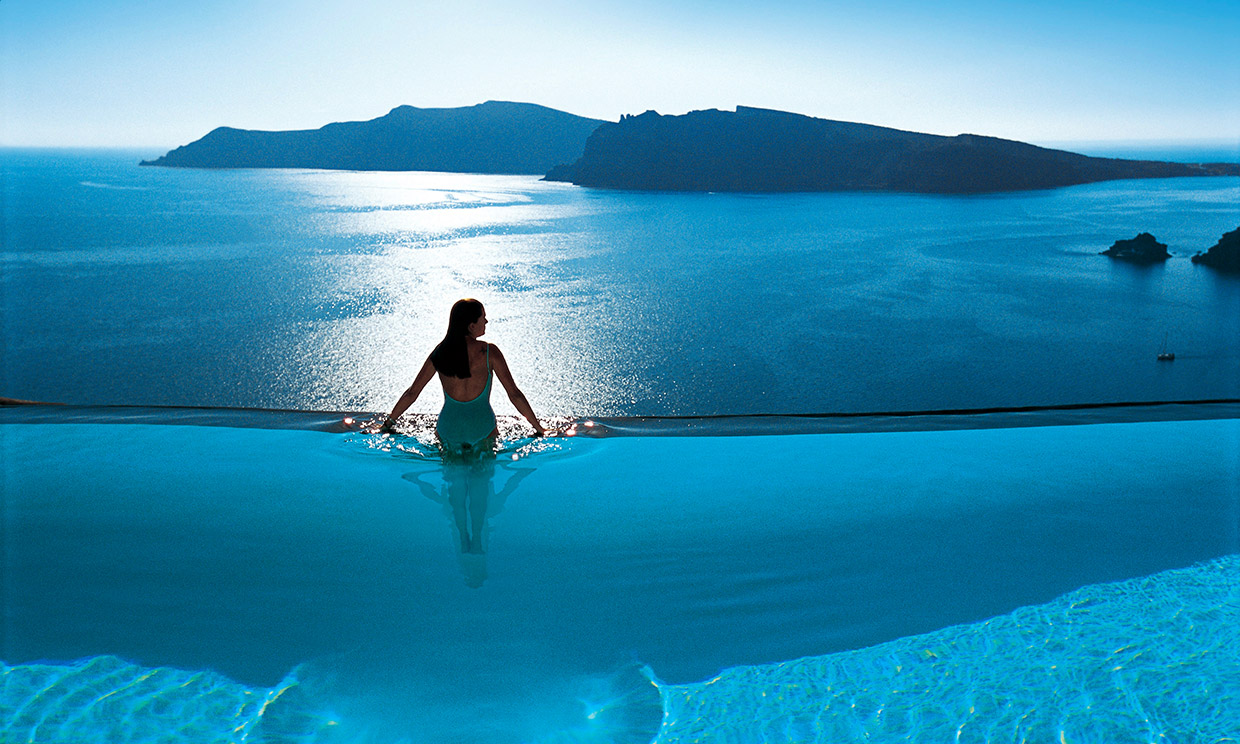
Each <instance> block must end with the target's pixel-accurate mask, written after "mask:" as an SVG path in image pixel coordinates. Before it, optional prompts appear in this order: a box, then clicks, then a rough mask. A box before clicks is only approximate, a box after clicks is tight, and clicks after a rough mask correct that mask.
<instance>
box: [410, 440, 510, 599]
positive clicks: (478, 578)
mask: <svg viewBox="0 0 1240 744" xmlns="http://www.w3.org/2000/svg"><path fill="white" fill-rule="evenodd" d="M501 469H502V470H505V471H508V473H509V475H508V477H507V479H506V480H505V481H504V483H503V487H502V488H501V489H500V490H499V491H498V492H497V491H496V490H495V487H496V476H497V474H498V473H497V471H498V470H501ZM441 472H442V474H443V485H442V486H441V487H438V488H437V487H436V485H435V484H434V483H433V482H430V481H429V480H428V479H427V476H428V475H429V474H427V473H425V472H417V473H406V474H405V476H404V478H405V480H408V481H410V482H411V483H413V484H414V485H416V486H417V487H418V489H419V490H421V491H422V495H423V496H426V497H427V498H428V499H430V500H431V501H434V502H435V503H437V504H440V505H442V506H443V507H444V508H445V511H446V512H447V513H448V514H449V515H450V516H451V519H452V525H453V529H454V530H455V532H456V535H455V537H456V538H457V540H458V542H459V545H460V553H459V555H460V559H461V570H462V572H463V573H464V574H465V583H466V584H467V585H468V586H471V587H474V588H477V587H480V586H482V583H483V582H484V581H486V578H487V570H486V558H485V556H484V554H485V553H486V548H487V546H488V545H489V544H490V534H489V532H490V524H489V522H490V520H491V519H492V518H494V517H495V515H496V514H499V513H500V511H502V510H503V508H504V503H505V502H506V501H507V500H508V497H509V496H511V495H512V493H513V492H514V491H516V489H517V486H518V485H520V483H521V481H522V480H524V479H525V477H526V476H528V475H529V474H530V473H532V472H534V469H533V468H527V467H518V466H516V465H511V464H508V463H502V464H501V463H500V462H499V461H498V459H497V458H496V456H495V454H494V453H493V452H483V453H479V455H477V456H475V457H471V458H464V457H452V456H445V457H444V461H443V470H442V471H441Z"/></svg>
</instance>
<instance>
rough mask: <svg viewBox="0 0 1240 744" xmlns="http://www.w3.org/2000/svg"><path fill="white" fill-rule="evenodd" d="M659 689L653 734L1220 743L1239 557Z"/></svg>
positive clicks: (1234, 717)
mask: <svg viewBox="0 0 1240 744" xmlns="http://www.w3.org/2000/svg"><path fill="white" fill-rule="evenodd" d="M661 691H662V694H663V702H664V706H665V708H666V720H665V721H664V725H663V729H662V732H661V734H660V736H659V741H660V742H663V743H664V744H672V743H673V742H695V741H738V742H741V741H807V742H808V741H813V742H846V741H865V742H888V741H890V742H896V741H925V742H943V741H964V742H995V741H1004V742H1006V741H1012V742H1023V741H1029V742H1063V741H1067V742H1078V741H1086V742H1153V741H1174V742H1217V741H1229V740H1231V739H1232V738H1234V737H1235V736H1236V734H1237V733H1238V732H1240V555H1232V556H1227V557H1224V558H1220V559H1217V560H1215V561H1210V562H1208V563H1205V564H1201V565H1198V566H1194V567H1192V568H1187V569H1182V570H1175V571H1167V572H1164V573H1161V574H1156V575H1154V576H1150V577H1146V578H1141V579H1133V580H1130V581H1125V582H1119V583H1115V584H1098V585H1094V586H1087V587H1083V588H1082V589H1079V590H1077V591H1075V592H1071V593H1069V594H1066V595H1064V596H1063V597H1060V598H1059V599H1056V600H1055V601H1054V602H1051V603H1049V604H1045V605H1039V606H1036V607H1024V608H1021V609H1019V610H1017V611H1015V612H1013V613H1011V614H1009V615H1004V616H1002V617H997V618H994V619H992V620H988V621H986V622H982V623H976V624H972V625H960V626H955V627H951V628H945V629H943V630H941V631H937V632H934V633H927V634H925V635H919V636H913V637H910V638H901V639H899V640H896V641H891V642H889V643H884V644H880V645H878V646H873V647H871V648H866V649H860V650H857V651H847V652H843V653H838V654H830V655H826V656H815V657H808V658H804V659H798V660H796V661H790V662H783V663H779V664H770V665H762V666H748V667H738V668H733V669H728V670H726V671H725V672H723V673H722V674H720V675H719V676H718V677H715V678H714V679H711V680H709V681H707V682H702V683H697V684H689V685H665V686H663V687H662V690H661Z"/></svg>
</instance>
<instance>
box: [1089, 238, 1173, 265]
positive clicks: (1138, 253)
mask: <svg viewBox="0 0 1240 744" xmlns="http://www.w3.org/2000/svg"><path fill="white" fill-rule="evenodd" d="M1102 255H1104V256H1110V257H1111V258H1118V259H1121V260H1123V261H1132V262H1133V263H1142V264H1151V263H1158V262H1159V261H1166V260H1167V259H1168V258H1171V254H1170V253H1168V252H1167V246H1166V244H1165V243H1159V242H1158V241H1157V240H1155V239H1154V236H1153V235H1150V234H1149V233H1147V232H1143V233H1140V234H1138V235H1137V237H1135V238H1131V239H1129V240H1117V241H1115V243H1114V245H1112V246H1111V247H1110V248H1108V249H1106V250H1105V251H1103V252H1102Z"/></svg>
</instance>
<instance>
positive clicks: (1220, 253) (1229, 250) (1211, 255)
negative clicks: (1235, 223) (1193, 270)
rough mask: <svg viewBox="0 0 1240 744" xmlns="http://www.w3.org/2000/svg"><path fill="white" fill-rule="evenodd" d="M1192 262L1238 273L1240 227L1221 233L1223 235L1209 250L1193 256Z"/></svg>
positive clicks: (1239, 264)
mask: <svg viewBox="0 0 1240 744" xmlns="http://www.w3.org/2000/svg"><path fill="white" fill-rule="evenodd" d="M1193 263H1199V264H1204V265H1206V266H1209V267H1211V268H1215V269H1218V270H1219V271H1227V272H1232V273H1237V274H1240V227H1237V228H1236V229H1235V230H1232V231H1231V232H1229V233H1223V237H1221V238H1219V239H1218V242H1217V243H1215V244H1214V245H1213V246H1212V247H1211V248H1210V249H1209V250H1207V251H1206V252H1205V253H1198V254H1197V255H1195V256H1193Z"/></svg>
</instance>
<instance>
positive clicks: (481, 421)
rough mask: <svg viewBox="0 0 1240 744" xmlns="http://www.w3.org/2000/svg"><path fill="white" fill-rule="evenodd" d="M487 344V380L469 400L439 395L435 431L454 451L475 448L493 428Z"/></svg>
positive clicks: (445, 445)
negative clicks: (440, 407)
mask: <svg viewBox="0 0 1240 744" xmlns="http://www.w3.org/2000/svg"><path fill="white" fill-rule="evenodd" d="M491 379H492V374H491V345H490V344H487V384H486V387H484V388H482V392H481V393H478V397H476V398H474V399H473V400H464V401H462V400H456V399H455V398H452V397H450V396H449V395H448V394H447V393H444V396H443V410H441V411H440V412H439V422H438V423H437V424H435V433H437V434H438V435H439V441H440V442H442V443H443V446H444V448H445V449H447V450H449V451H450V452H454V453H457V454H461V453H465V452H479V451H481V446H482V445H483V444H484V443H485V442H486V440H487V439H489V438H490V437H491V432H493V431H495V411H493V410H491Z"/></svg>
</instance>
